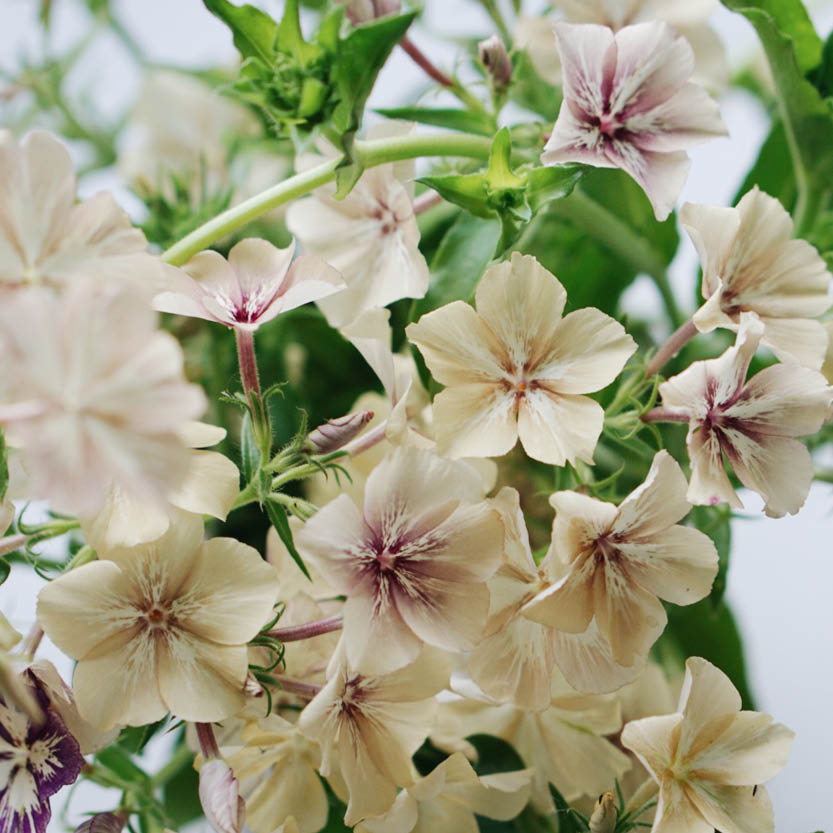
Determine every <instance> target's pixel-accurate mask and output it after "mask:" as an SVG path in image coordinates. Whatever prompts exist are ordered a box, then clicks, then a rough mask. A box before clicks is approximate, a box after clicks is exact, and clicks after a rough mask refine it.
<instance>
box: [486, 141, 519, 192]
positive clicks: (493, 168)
mask: <svg viewBox="0 0 833 833" xmlns="http://www.w3.org/2000/svg"><path fill="white" fill-rule="evenodd" d="M511 156H512V137H511V135H510V133H509V128H508V127H504V128H501V129H500V130H498V132H497V133H496V134H495V138H494V140H493V141H492V149H491V150H490V151H489V165H488V168H487V170H486V184H487V185H488V186H489V188H490V189H492V190H503V189H506V188H522V187H523V185H524V180H523V178H522V177H519V176H518V175H517V174H515V173H513V171H512V166H511V163H510V158H511Z"/></svg>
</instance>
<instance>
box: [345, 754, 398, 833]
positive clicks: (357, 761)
mask: <svg viewBox="0 0 833 833" xmlns="http://www.w3.org/2000/svg"><path fill="white" fill-rule="evenodd" d="M363 741H364V739H363V738H356V740H355V741H354V742H353V743H352V744H351V746H352V749H351V753H352V754H350V756H349V758H348V757H347V756H346V755H344V756H342V762H341V774H342V777H343V778H344V781H345V782H346V784H347V789H348V791H349V794H350V799H349V801H348V803H347V811H346V812H345V814H344V823H345V824H346V825H348V826H350V827H352V826H353V825H354V824H356V822H359V821H361V820H362V819H364V818H367V817H368V816H378V815H381V814H382V813H385V812H387V810H389V809H390V808H391V806H392V805H393V802H394V801H395V800H396V784H395V783H394V781H393V780H392V779H391V777H390V774H389V773H388V772H387V771H385V770H382V769H380V767H379V766H378V765H377V764H376V762H375V761H374V760H373V758H372V756H371V754H370V752H369V750H368V748H367V746H366V744H365V743H364V742H363ZM385 742H387V743H388V744H390V743H391V739H390V738H384V739H383V740H382V742H381V744H380V746H381V745H382V744H384V743H385Z"/></svg>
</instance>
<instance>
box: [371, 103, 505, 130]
mask: <svg viewBox="0 0 833 833" xmlns="http://www.w3.org/2000/svg"><path fill="white" fill-rule="evenodd" d="M376 112H377V113H379V114H381V115H383V116H386V117H387V118H389V119H403V120H404V121H414V122H417V123H418V124H430V125H433V126H434V127H445V128H446V129H447V130H462V131H463V132H465V133H477V134H478V135H480V136H493V135H494V133H495V130H496V128H497V125H496V124H495V120H494V118H493V117H492V116H490V115H489V114H488V113H485V112H483V111H481V110H461V109H459V108H451V107H387V108H382V109H379V110H377V111H376Z"/></svg>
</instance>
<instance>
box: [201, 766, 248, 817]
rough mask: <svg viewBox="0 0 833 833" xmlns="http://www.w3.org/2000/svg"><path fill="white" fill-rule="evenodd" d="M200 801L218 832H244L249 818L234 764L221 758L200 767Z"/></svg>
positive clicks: (206, 815)
mask: <svg viewBox="0 0 833 833" xmlns="http://www.w3.org/2000/svg"><path fill="white" fill-rule="evenodd" d="M199 794H200V804H202V810H203V812H204V813H205V817H206V819H207V820H208V823H209V824H210V825H211V827H212V828H213V829H214V830H216V831H217V833H241V831H242V830H243V824H244V822H245V821H246V802H245V801H243V798H242V797H241V796H240V789H239V784H238V782H237V779H236V778H235V777H234V773H233V772H232V771H231V767H229V765H228V764H227V763H226V762H225V761H221V760H220V759H219V758H214V759H213V760H211V761H207V762H206V763H204V764H203V765H202V767H200V787H199Z"/></svg>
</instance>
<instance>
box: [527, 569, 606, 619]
mask: <svg viewBox="0 0 833 833" xmlns="http://www.w3.org/2000/svg"><path fill="white" fill-rule="evenodd" d="M596 569H597V567H596V563H595V560H594V558H593V557H592V556H591V557H589V558H587V559H586V560H584V561H583V562H582V563H581V564H580V565H579V566H578V568H576V566H575V564H574V565H573V568H572V569H571V571H570V573H569V574H568V575H566V576H564V578H563V579H561V581H559V582H558V583H557V584H554V585H552V586H551V587H548V588H546V590H542V591H541V592H540V593H539V594H538V595H537V596H535V597H534V598H533V599H531V600H530V601H529V602H527V603H526V604H525V605H524V607H523V609H522V613H523V615H524V616H525V617H526V618H527V619H531V620H532V621H533V622H539V623H541V624H542V625H547V626H549V627H551V628H555V629H557V630H559V631H565V632H567V633H583V632H584V631H586V630H587V627H588V625H589V624H590V620H591V619H592V618H593V580H594V576H595V574H596Z"/></svg>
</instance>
